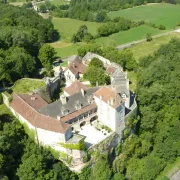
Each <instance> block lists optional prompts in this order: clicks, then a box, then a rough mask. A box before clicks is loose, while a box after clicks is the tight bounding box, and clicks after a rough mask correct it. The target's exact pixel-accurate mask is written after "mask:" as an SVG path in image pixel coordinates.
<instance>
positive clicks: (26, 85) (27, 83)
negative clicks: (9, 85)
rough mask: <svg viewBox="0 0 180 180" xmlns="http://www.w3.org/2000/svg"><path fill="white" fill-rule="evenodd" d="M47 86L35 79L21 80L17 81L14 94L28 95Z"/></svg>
mask: <svg viewBox="0 0 180 180" xmlns="http://www.w3.org/2000/svg"><path fill="white" fill-rule="evenodd" d="M45 85H46V84H45V82H44V81H43V80H34V79H28V78H24V79H20V80H18V81H16V83H15V85H14V86H13V92H15V93H28V92H31V91H33V90H36V89H39V88H41V87H44V86H45Z"/></svg>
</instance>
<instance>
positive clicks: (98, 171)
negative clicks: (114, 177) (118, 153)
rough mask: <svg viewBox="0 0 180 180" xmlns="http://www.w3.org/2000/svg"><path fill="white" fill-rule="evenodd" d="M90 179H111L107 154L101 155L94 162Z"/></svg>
mask: <svg viewBox="0 0 180 180" xmlns="http://www.w3.org/2000/svg"><path fill="white" fill-rule="evenodd" d="M92 178H93V179H94V180H105V179H106V180H110V179H111V169H110V167H109V162H108V154H107V153H105V154H103V155H101V156H100V157H99V158H98V160H97V161H96V163H95V165H94V167H93V169H92Z"/></svg>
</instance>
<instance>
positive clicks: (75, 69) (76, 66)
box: [65, 60, 87, 75]
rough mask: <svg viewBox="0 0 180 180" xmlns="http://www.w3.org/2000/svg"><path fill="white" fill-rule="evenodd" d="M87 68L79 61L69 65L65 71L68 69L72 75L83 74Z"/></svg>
mask: <svg viewBox="0 0 180 180" xmlns="http://www.w3.org/2000/svg"><path fill="white" fill-rule="evenodd" d="M86 68H87V66H86V65H84V64H83V63H82V61H81V60H74V61H72V62H70V63H69V65H68V67H67V68H66V69H65V71H67V70H68V69H69V70H70V71H71V72H72V73H73V74H74V75H76V74H78V73H80V74H84V73H85V71H86Z"/></svg>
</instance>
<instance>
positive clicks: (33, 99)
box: [19, 94, 48, 109]
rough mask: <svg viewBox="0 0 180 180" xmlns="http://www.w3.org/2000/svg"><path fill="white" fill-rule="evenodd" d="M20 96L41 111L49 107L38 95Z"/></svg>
mask: <svg viewBox="0 0 180 180" xmlns="http://www.w3.org/2000/svg"><path fill="white" fill-rule="evenodd" d="M19 96H20V97H21V98H22V99H23V100H24V101H26V102H27V103H28V104H29V105H30V106H31V107H33V108H34V109H40V108H42V107H44V106H47V105H48V103H47V102H46V101H45V100H44V99H42V98H41V96H39V95H37V94H36V95H28V94H19Z"/></svg>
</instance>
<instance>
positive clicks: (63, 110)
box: [61, 107, 69, 115]
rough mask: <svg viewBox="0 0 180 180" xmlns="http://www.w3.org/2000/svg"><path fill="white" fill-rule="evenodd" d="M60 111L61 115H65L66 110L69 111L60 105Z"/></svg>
mask: <svg viewBox="0 0 180 180" xmlns="http://www.w3.org/2000/svg"><path fill="white" fill-rule="evenodd" d="M61 112H62V114H63V115H67V114H68V112H69V110H68V109H66V108H65V107H62V108H61Z"/></svg>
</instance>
